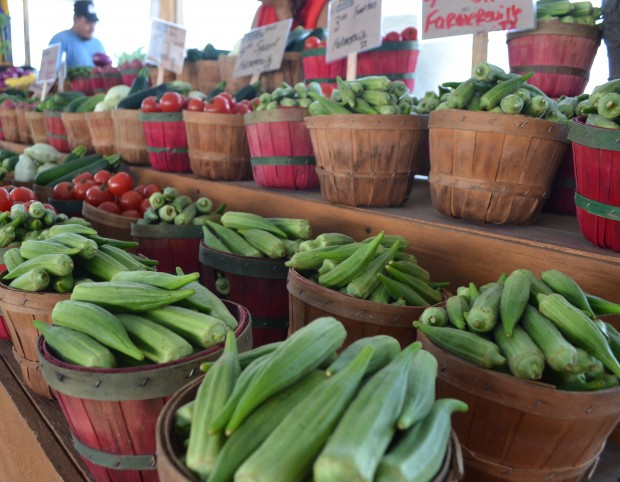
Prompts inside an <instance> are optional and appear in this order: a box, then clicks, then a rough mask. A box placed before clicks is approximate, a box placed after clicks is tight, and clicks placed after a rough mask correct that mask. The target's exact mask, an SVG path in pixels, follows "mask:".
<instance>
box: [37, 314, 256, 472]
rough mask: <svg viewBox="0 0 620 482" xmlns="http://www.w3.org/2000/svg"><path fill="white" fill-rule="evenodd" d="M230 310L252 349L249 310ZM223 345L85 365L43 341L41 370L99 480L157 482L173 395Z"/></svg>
mask: <svg viewBox="0 0 620 482" xmlns="http://www.w3.org/2000/svg"><path fill="white" fill-rule="evenodd" d="M225 303H227V306H228V309H229V310H230V311H231V313H233V314H234V315H235V318H237V320H238V322H239V326H238V327H237V330H236V335H237V344H238V347H239V351H241V352H242V351H247V350H249V349H251V348H252V332H251V330H250V315H249V313H248V311H247V310H246V309H245V308H244V307H242V306H240V305H237V304H235V303H230V302H225ZM222 351H223V344H220V345H217V346H214V347H211V348H208V349H206V350H203V351H200V352H198V353H195V354H193V355H191V356H189V357H185V358H182V359H181V360H177V361H174V362H169V363H163V364H152V365H144V366H139V367H130V368H116V369H104V368H86V367H80V366H77V365H72V364H69V363H65V362H62V361H61V360H59V359H57V358H56V357H54V356H53V355H52V354H50V352H49V351H48V350H47V345H46V344H45V342H44V341H43V339H41V340H40V341H39V344H38V352H39V357H40V360H41V371H42V373H43V375H44V376H45V379H46V380H48V381H49V383H50V386H51V387H52V389H53V391H54V394H55V396H56V398H57V399H58V403H59V404H60V408H61V409H62V412H63V414H64V416H65V418H66V419H67V422H68V423H69V428H70V429H71V433H72V436H73V444H74V447H75V449H76V451H77V452H78V453H79V454H80V455H81V456H82V457H83V459H84V461H85V462H86V464H87V466H88V468H89V470H90V472H91V473H92V474H93V475H94V477H95V479H96V480H97V481H99V482H103V481H112V482H135V481H144V482H156V481H157V480H158V479H157V467H156V464H157V463H156V457H155V453H156V443H155V438H156V437H155V433H156V423H157V417H158V416H159V414H160V412H161V410H162V409H163V407H164V406H165V404H166V402H167V401H168V400H169V399H170V397H171V396H172V395H173V394H174V393H175V392H177V391H178V390H179V389H180V388H181V387H183V386H184V385H185V384H187V383H188V381H191V380H192V379H193V378H196V377H198V376H199V375H201V373H202V372H201V371H200V369H199V367H200V364H201V363H204V362H206V361H214V360H216V359H217V358H218V357H219V356H220V354H221V353H222Z"/></svg>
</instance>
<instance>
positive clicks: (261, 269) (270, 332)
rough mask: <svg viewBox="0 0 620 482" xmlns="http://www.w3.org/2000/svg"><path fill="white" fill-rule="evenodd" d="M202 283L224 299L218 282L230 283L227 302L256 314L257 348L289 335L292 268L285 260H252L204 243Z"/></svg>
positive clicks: (255, 342) (254, 316) (254, 336)
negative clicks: (285, 264) (222, 279)
mask: <svg viewBox="0 0 620 482" xmlns="http://www.w3.org/2000/svg"><path fill="white" fill-rule="evenodd" d="M199 257H200V263H201V265H202V283H203V284H204V285H205V286H206V287H207V288H209V290H211V291H212V292H213V293H217V294H218V296H221V295H220V294H219V293H218V292H217V290H216V285H215V282H216V281H217V279H218V277H225V278H226V279H227V280H228V282H229V284H230V293H229V294H228V295H227V296H225V298H226V299H228V300H230V301H234V302H235V303H239V304H240V305H243V306H245V307H246V308H247V309H248V310H250V313H251V314H252V338H253V339H254V346H255V347H257V346H262V345H266V344H267V343H272V342H275V341H282V340H284V339H285V338H286V334H287V332H288V310H289V308H288V291H287V289H286V277H287V274H288V268H287V267H286V266H284V262H285V260H284V259H268V258H251V257H248V256H237V255H235V254H230V253H223V252H221V251H217V250H214V249H211V248H208V247H207V246H206V245H205V244H204V242H201V243H200V250H199Z"/></svg>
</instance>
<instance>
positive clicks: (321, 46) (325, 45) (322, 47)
mask: <svg viewBox="0 0 620 482" xmlns="http://www.w3.org/2000/svg"><path fill="white" fill-rule="evenodd" d="M326 47H327V40H321V43H320V44H319V48H320V49H324V48H326Z"/></svg>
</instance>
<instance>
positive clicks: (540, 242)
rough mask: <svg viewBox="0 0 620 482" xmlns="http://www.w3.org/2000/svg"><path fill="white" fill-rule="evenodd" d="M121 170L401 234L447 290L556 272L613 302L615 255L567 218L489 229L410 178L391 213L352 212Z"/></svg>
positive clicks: (317, 225) (337, 223)
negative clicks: (440, 207) (459, 215)
mask: <svg viewBox="0 0 620 482" xmlns="http://www.w3.org/2000/svg"><path fill="white" fill-rule="evenodd" d="M127 170H128V171H129V172H130V173H131V174H132V176H133V177H134V178H135V180H136V183H138V184H149V183H151V182H154V183H157V184H159V185H160V186H172V187H175V188H176V189H177V190H178V191H179V192H181V193H183V194H188V195H191V196H193V197H196V196H198V195H203V196H207V197H209V198H211V199H212V200H213V201H214V202H215V203H216V205H218V204H221V203H226V205H227V207H228V209H230V210H240V211H251V212H255V213H257V214H261V215H264V216H272V217H277V216H281V217H302V218H305V219H308V220H309V221H310V222H311V223H312V226H313V228H314V230H315V232H316V233H321V232H334V231H338V232H343V233H345V234H348V235H349V236H352V237H354V238H356V239H361V238H364V237H367V236H369V235H371V234H376V233H377V232H379V231H380V230H385V232H386V233H389V234H400V235H403V236H405V237H406V238H407V239H408V240H409V242H410V247H409V251H411V252H412V253H414V254H415V255H416V256H417V257H418V260H419V262H420V264H421V265H422V266H424V267H425V268H427V269H428V270H429V271H430V272H431V274H432V276H433V279H435V280H437V281H450V282H451V289H453V290H455V289H456V287H457V286H460V285H463V284H467V283H469V282H470V281H474V282H475V283H477V284H484V283H488V282H490V281H492V280H495V279H497V278H498V277H499V275H500V274H501V273H510V272H511V271H512V270H514V269H517V268H528V269H531V270H532V271H534V272H536V273H540V272H541V271H545V270H548V269H553V268H555V269H560V270H562V271H563V272H565V273H567V274H568V275H570V276H572V277H574V278H575V280H576V281H577V282H579V283H580V284H581V286H582V287H583V288H584V289H586V290H588V291H589V292H592V293H595V294H597V295H598V296H602V297H605V298H608V299H611V300H614V301H617V302H620V291H619V288H620V282H619V280H620V253H614V252H613V251H611V250H605V249H601V248H598V247H596V246H594V245H592V244H591V243H589V242H588V241H587V240H585V239H584V237H583V235H582V234H581V232H580V231H579V227H578V225H577V219H576V217H574V216H565V215H554V214H547V213H542V214H541V215H540V217H539V219H538V220H537V221H536V222H535V223H534V224H532V225H529V226H508V225H488V224H482V223H474V222H469V221H465V220H462V219H453V218H450V217H447V216H444V215H442V214H439V213H438V212H436V211H435V210H434V209H433V207H432V206H431V203H430V192H429V186H428V183H427V182H426V181H425V180H416V182H415V183H414V187H413V190H412V193H411V197H410V199H409V200H408V201H407V202H406V203H405V205H404V206H402V207H397V208H352V207H348V206H340V205H333V204H330V203H328V202H326V201H324V200H323V199H322V197H321V195H320V193H319V192H318V191H282V190H280V191H277V190H267V189H263V188H261V187H259V186H258V185H256V184H255V183H254V182H252V181H244V182H213V181H208V180H205V179H201V178H198V177H196V176H194V175H191V174H176V173H168V172H159V171H155V170H153V169H150V168H146V167H136V166H129V167H127Z"/></svg>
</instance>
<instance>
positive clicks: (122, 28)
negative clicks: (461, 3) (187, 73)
mask: <svg viewBox="0 0 620 482" xmlns="http://www.w3.org/2000/svg"><path fill="white" fill-rule="evenodd" d="M28 3H29V7H30V9H29V14H30V52H31V63H32V65H33V66H35V67H37V68H38V67H39V65H40V62H41V51H42V50H43V49H44V48H45V47H46V46H47V44H48V42H49V39H50V38H51V37H52V36H53V35H54V34H55V33H57V32H59V31H60V30H65V29H67V28H70V26H71V24H72V15H73V0H28ZM592 3H593V5H595V6H600V4H601V0H592ZM95 5H96V10H97V15H98V16H99V18H100V22H99V23H98V24H97V28H96V31H95V36H96V37H97V38H99V39H100V40H101V41H102V42H103V45H104V46H105V48H106V52H107V53H108V55H110V56H111V57H112V58H113V59H115V58H116V57H117V56H118V55H120V54H121V53H123V52H133V51H134V50H136V49H138V48H139V47H145V50H146V46H147V45H146V43H147V42H148V38H149V30H150V16H151V0H95ZM259 5H260V3H259V1H257V0H183V8H184V11H183V17H184V25H185V27H186V28H187V47H188V48H191V47H197V48H203V47H204V46H205V45H206V44H207V43H209V42H210V43H212V44H213V45H214V46H215V47H216V48H219V49H231V48H232V47H233V46H234V44H235V43H236V41H237V40H239V39H240V38H241V37H242V36H243V35H244V34H245V33H246V32H247V31H248V30H249V28H250V25H251V23H252V19H253V17H254V13H255V12H256V9H257V8H258V6H259ZM9 10H10V13H11V17H12V37H13V60H14V63H15V64H16V65H21V64H23V63H24V61H25V50H24V35H23V13H22V10H23V9H22V0H9ZM421 12H422V0H383V16H384V24H385V25H389V22H390V21H391V20H393V19H392V18H385V17H394V16H401V15H407V16H417V23H416V24H415V26H416V27H417V28H418V30H421V29H420V27H421V25H420V17H421ZM471 49H472V36H471V35H464V36H459V37H452V38H447V39H440V40H427V41H421V42H420V56H419V59H418V66H417V69H416V74H415V75H416V81H415V94H416V95H422V94H424V92H425V91H427V90H436V87H437V85H438V84H440V83H442V82H446V81H462V80H465V79H467V78H468V77H470V74H471ZM488 61H489V62H491V63H493V64H496V65H499V66H500V67H502V68H504V69H505V70H506V71H508V69H509V67H508V47H507V46H506V33H505V32H492V33H490V34H489V47H488ZM607 77H608V64H607V49H606V48H605V43H604V42H601V46H600V48H599V50H598V54H597V57H596V59H595V61H594V65H593V67H592V71H591V73H590V83H589V84H588V87H587V88H586V92H590V91H591V90H592V88H593V87H594V86H596V85H600V84H603V83H604V82H606V81H607Z"/></svg>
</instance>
